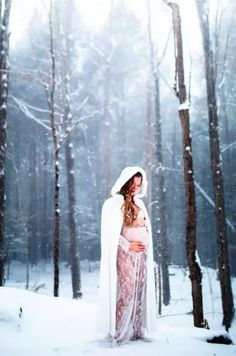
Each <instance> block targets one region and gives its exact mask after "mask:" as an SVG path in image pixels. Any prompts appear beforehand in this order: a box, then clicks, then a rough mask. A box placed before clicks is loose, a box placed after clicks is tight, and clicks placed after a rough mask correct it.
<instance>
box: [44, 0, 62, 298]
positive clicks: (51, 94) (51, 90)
mask: <svg viewBox="0 0 236 356" xmlns="http://www.w3.org/2000/svg"><path fill="white" fill-rule="evenodd" d="M49 11H50V12H49V34H50V50H49V51H50V60H51V78H50V87H49V85H47V84H46V83H45V92H46V97H47V102H48V108H49V112H50V125H51V132H52V140H53V149H54V150H53V153H54V177H55V181H54V217H55V226H54V250H53V262H54V288H53V294H54V297H58V295H59V244H60V215H61V212H60V202H59V196H60V181H59V178H60V169H59V144H58V137H57V130H56V125H55V87H56V64H55V52H54V39H53V23H52V19H53V4H52V0H51V1H50V10H49Z"/></svg>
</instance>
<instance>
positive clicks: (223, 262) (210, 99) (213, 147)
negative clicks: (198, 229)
mask: <svg viewBox="0 0 236 356" xmlns="http://www.w3.org/2000/svg"><path fill="white" fill-rule="evenodd" d="M196 5H197V9H198V16H199V21H200V27H201V32H202V39H203V48H204V58H205V75H206V88H207V103H208V117H209V136H210V159H211V173H212V179H213V190H214V199H215V215H216V231H217V258H218V269H219V278H220V287H221V298H222V307H223V314H224V317H223V325H224V326H225V328H226V330H228V329H229V327H230V326H231V322H232V319H233V316H234V303H233V295H232V287H231V280H230V267H229V256H228V241H227V232H226V221H225V220H226V219H225V203H224V186H223V174H222V164H221V157H220V139H219V131H218V130H219V128H218V113H217V101H216V76H215V68H214V58H213V52H212V44H211V40H210V28H209V14H208V12H209V3H208V0H201V1H199V0H196Z"/></svg>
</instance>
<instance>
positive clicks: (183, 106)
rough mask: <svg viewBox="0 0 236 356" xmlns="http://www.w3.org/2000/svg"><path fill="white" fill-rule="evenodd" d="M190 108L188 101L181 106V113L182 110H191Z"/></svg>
mask: <svg viewBox="0 0 236 356" xmlns="http://www.w3.org/2000/svg"><path fill="white" fill-rule="evenodd" d="M189 108H190V103H189V101H188V100H186V101H185V102H184V103H182V104H180V105H179V111H180V110H189Z"/></svg>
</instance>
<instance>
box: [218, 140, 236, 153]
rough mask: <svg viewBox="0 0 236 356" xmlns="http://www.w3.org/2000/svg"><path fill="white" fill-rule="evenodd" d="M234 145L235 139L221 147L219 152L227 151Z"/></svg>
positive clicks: (235, 143)
mask: <svg viewBox="0 0 236 356" xmlns="http://www.w3.org/2000/svg"><path fill="white" fill-rule="evenodd" d="M234 146H236V141H234V142H231V143H230V144H229V145H227V146H226V147H225V148H222V150H221V153H224V152H225V151H228V150H229V149H230V148H232V147H234Z"/></svg>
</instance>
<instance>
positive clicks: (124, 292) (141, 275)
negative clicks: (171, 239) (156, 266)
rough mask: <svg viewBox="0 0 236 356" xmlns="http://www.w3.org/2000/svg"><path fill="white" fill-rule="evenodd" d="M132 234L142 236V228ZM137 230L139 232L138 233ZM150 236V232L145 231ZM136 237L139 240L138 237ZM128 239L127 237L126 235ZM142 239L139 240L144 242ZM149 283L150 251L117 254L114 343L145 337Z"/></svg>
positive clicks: (119, 251)
mask: <svg viewBox="0 0 236 356" xmlns="http://www.w3.org/2000/svg"><path fill="white" fill-rule="evenodd" d="M132 230H133V231H132V233H130V232H129V237H130V238H129V240H135V239H132V234H133V233H135V234H137V233H138V230H139V233H138V234H137V235H140V233H141V230H143V229H141V230H140V229H139V228H132ZM135 230H136V232H135ZM143 233H147V231H146V229H145V232H144V230H143ZM137 235H136V238H137ZM123 236H124V235H123ZM140 238H141V236H138V238H137V240H138V239H139V240H140ZM146 280H147V251H146V250H145V251H143V252H133V251H128V252H125V251H124V250H123V249H122V247H120V246H119V247H118V251H117V304H116V332H115V336H114V338H113V343H118V344H122V343H125V342H127V341H129V340H138V339H142V338H143V337H144V328H145V319H146V318H145V312H146V310H145V309H146Z"/></svg>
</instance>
